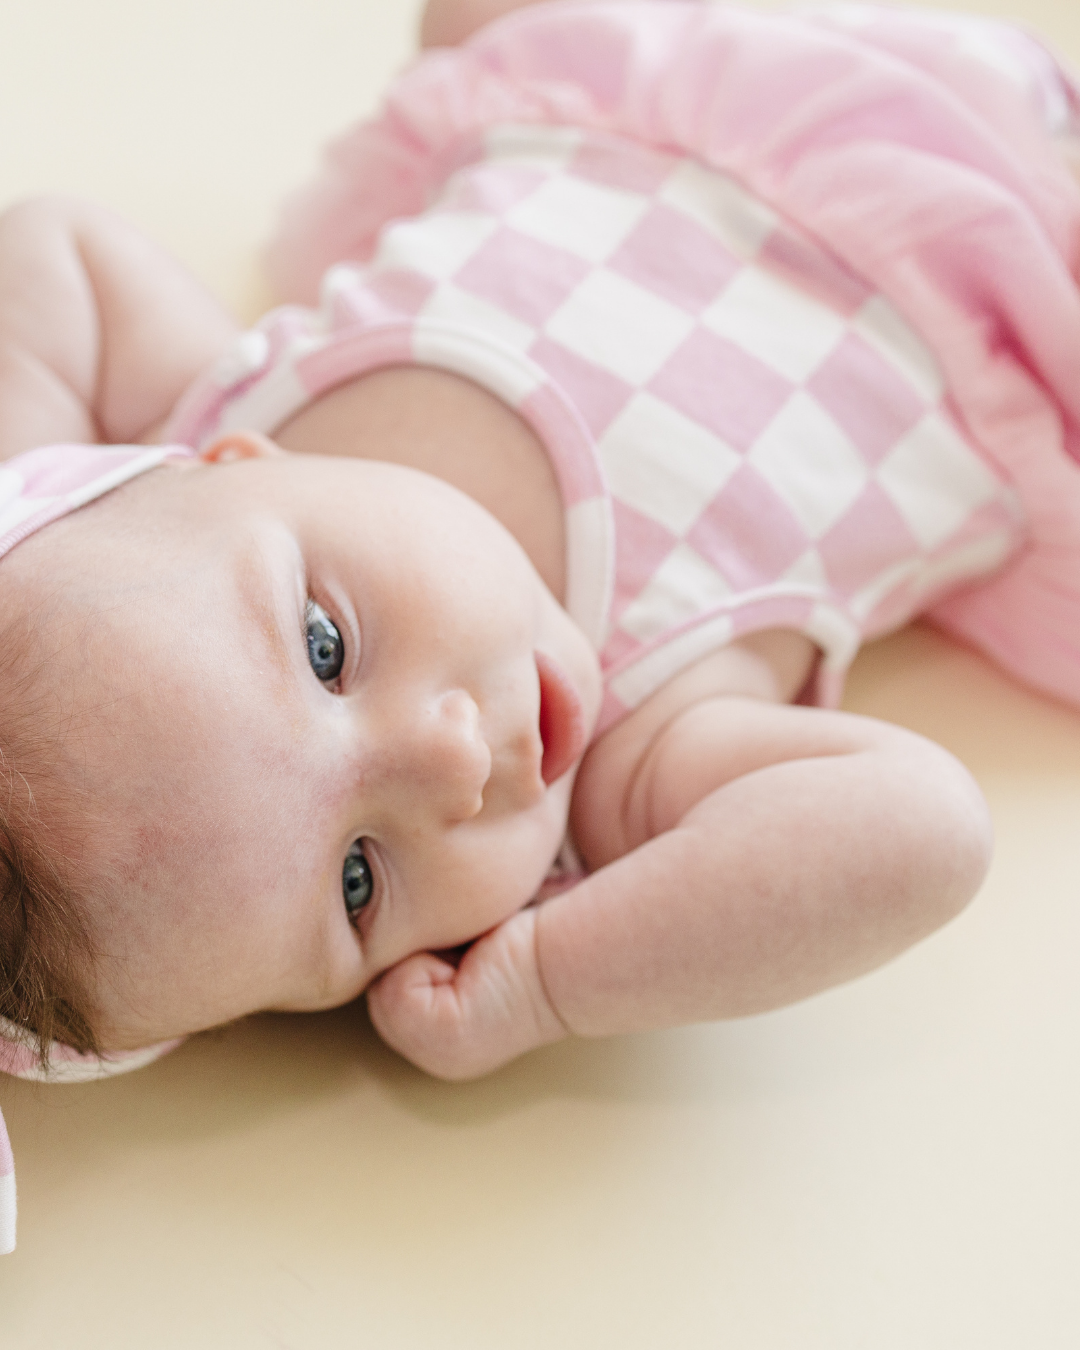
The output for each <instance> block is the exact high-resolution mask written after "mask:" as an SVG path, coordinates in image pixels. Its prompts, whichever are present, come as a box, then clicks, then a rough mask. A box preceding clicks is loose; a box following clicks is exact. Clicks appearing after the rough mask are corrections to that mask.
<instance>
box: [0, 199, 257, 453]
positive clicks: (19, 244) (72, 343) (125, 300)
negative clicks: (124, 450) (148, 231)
mask: <svg viewBox="0 0 1080 1350" xmlns="http://www.w3.org/2000/svg"><path fill="white" fill-rule="evenodd" d="M235 331H236V325H235V324H234V323H233V321H232V320H231V319H230V318H229V316H228V315H227V314H226V313H225V311H224V310H223V309H222V308H221V306H220V305H219V304H218V303H217V302H216V301H215V300H214V299H213V298H212V297H211V296H210V295H209V294H208V293H207V292H206V291H204V290H203V288H202V287H201V286H200V285H199V284H198V282H196V281H195V279H194V278H193V277H192V276H191V275H190V274H189V273H187V272H186V271H185V270H184V269H183V268H182V267H181V266H180V264H179V263H177V262H175V261H174V260H173V259H172V258H170V257H169V256H168V255H167V254H166V253H164V252H163V251H162V250H161V249H159V248H158V247H157V246H156V245H154V244H152V243H151V242H150V241H149V240H148V239H146V238H145V237H144V236H143V235H141V234H140V233H139V232H138V231H137V230H135V229H134V228H133V227H132V226H130V225H128V224H126V223H125V222H124V221H122V220H121V219H119V217H117V216H114V215H113V214H112V213H111V212H109V211H106V210H104V209H103V208H101V207H97V206H93V205H91V204H89V203H87V202H82V201H77V200H74V199H69V198H62V197H50V198H41V199H36V200H33V201H29V202H25V203H23V204H21V205H18V206H15V207H12V208H11V209H9V210H8V211H6V212H4V214H3V215H0V459H7V458H9V457H10V456H11V455H13V454H18V453H19V452H20V451H22V450H28V449H31V448H33V447H34V446H38V445H46V444H49V443H54V442H58V441H104V442H128V441H138V440H149V439H151V438H152V436H153V433H154V430H155V428H156V427H157V425H158V424H159V423H160V422H161V421H162V420H163V419H164V418H165V417H166V416H167V414H168V413H169V411H170V410H171V408H172V406H173V404H174V403H175V402H176V400H177V398H178V397H179V396H180V394H181V393H182V392H183V390H184V389H185V388H186V387H187V385H188V384H189V383H190V382H191V380H192V379H193V378H194V376H195V375H196V374H197V373H198V372H199V371H200V370H201V369H202V368H203V367H204V366H206V365H207V364H208V362H210V361H211V360H212V359H213V358H214V356H215V355H216V354H217V353H218V352H219V351H221V349H222V348H223V347H224V346H225V344H226V343H227V342H228V341H229V339H230V338H231V337H232V335H233V334H234V332H235Z"/></svg>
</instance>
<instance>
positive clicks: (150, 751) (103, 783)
mask: <svg viewBox="0 0 1080 1350" xmlns="http://www.w3.org/2000/svg"><path fill="white" fill-rule="evenodd" d="M231 448H232V450H233V451H234V452H237V453H240V454H242V455H244V454H247V453H248V452H249V451H251V450H253V449H255V448H257V447H256V446H255V445H254V443H253V442H250V441H248V440H244V439H239V440H236V441H235V442H234V443H232V446H231ZM151 480H154V481H152V482H151ZM138 488H139V485H138V484H133V485H132V492H131V494H130V500H132V501H135V500H137V499H136V497H135V490H136V489H138ZM141 490H142V493H143V496H142V501H143V502H144V503H145V504H146V505H147V509H150V510H152V511H153V510H157V509H158V508H159V507H160V510H161V512H162V516H161V521H160V524H159V530H160V538H161V540H162V547H161V549H160V550H156V549H151V550H150V553H151V554H154V553H157V552H160V554H161V558H160V559H159V558H158V557H155V556H147V552H148V550H147V547H146V537H145V531H136V532H135V534H134V536H133V539H132V540H127V539H125V537H124V534H123V531H122V530H121V531H118V532H116V538H115V540H114V539H113V538H110V539H109V540H108V541H107V544H106V542H105V541H102V546H101V552H102V554H103V555H104V557H103V558H102V559H100V560H96V561H93V562H91V561H90V560H88V570H90V571H92V570H93V569H94V568H98V569H99V570H101V571H103V572H105V573H109V572H110V569H111V571H112V572H115V574H116V576H115V578H114V580H113V581H112V583H110V584H102V585H101V586H98V584H97V583H94V582H91V583H89V584H90V586H91V591H92V594H91V600H90V607H91V609H92V611H93V612H94V615H95V617H94V619H93V621H92V622H91V623H89V624H84V625H83V628H82V630H81V631H80V632H79V633H77V634H73V635H72V638H73V640H72V644H71V645H70V649H71V650H73V651H74V650H76V649H77V650H78V651H79V662H80V665H79V670H78V672H77V681H78V684H77V687H74V686H73V692H72V695H71V697H72V700H73V703H74V706H75V713H74V715H73V716H72V717H71V718H70V726H71V731H70V733H69V737H68V742H67V748H66V753H67V757H68V760H69V762H70V763H71V765H72V772H73V773H74V774H75V775H76V776H77V777H79V778H80V786H81V787H82V788H83V789H84V800H86V801H87V802H88V803H89V804H90V809H91V810H92V812H93V817H92V829H91V832H90V837H89V838H88V839H87V840H86V842H85V845H84V846H83V849H84V851H83V854H82V859H81V861H82V865H83V866H84V867H85V868H86V869H87V875H88V876H93V877H95V878H101V877H104V878H106V883H105V884H104V885H102V886H101V887H100V888H99V889H100V894H99V895H98V898H97V899H96V900H92V901H91V902H89V910H90V912H89V913H88V919H89V923H90V929H91V932H92V934H93V937H94V939H95V942H96V945H97V947H98V949H99V952H100V954H101V956H100V960H99V965H98V975H97V982H96V985H95V991H96V996H97V1002H98V1007H99V1014H100V1023H101V1027H102V1041H103V1044H104V1045H105V1046H106V1047H107V1048H114V1049H122V1048H128V1047H134V1046H137V1045H143V1044H147V1043H149V1042H152V1041H156V1040H161V1039H164V1038H167V1037H169V1036H172V1035H177V1034H181V1033H184V1032H189V1031H195V1030H199V1029H201V1028H204V1027H208V1026H213V1025H216V1024H218V1023H220V1022H223V1021H227V1020H229V1019H231V1018H234V1017H237V1016H240V1015H243V1014H245V1013H248V1012H253V1011H256V1010H260V1009H266V1008H279V1009H315V1008H322V1007H330V1006H334V1005H336V1004H339V1003H342V1002H345V1001H347V1000H349V999H351V998H353V997H355V996H356V995H357V994H359V993H360V992H361V991H362V990H363V989H364V987H365V986H366V985H367V984H368V983H369V982H370V981H371V980H372V979H373V978H374V977H376V976H377V975H378V974H379V973H380V972H381V971H383V970H385V969H386V968H387V967H389V966H391V965H393V964H395V963H396V962H398V961H400V960H401V959H402V958H404V957H405V956H407V955H410V954H411V953H413V952H415V951H419V950H424V949H439V948H445V947H451V946H454V945H457V944H459V943H462V942H464V941H467V940H469V939H471V938H473V937H475V936H477V935H478V934H479V933H482V932H484V931H485V930H487V929H488V928H490V927H492V926H493V925H495V924H497V923H498V922H499V921H501V920H502V919H504V918H506V917H508V916H509V915H510V914H512V913H514V912H515V911H516V910H518V909H519V908H520V907H521V906H522V905H523V904H525V903H526V902H527V901H528V900H529V899H530V897H531V896H532V895H533V894H534V893H535V891H536V889H537V887H538V885H539V883H540V882H541V880H542V878H543V876H544V873H545V871H546V870H547V868H548V866H549V865H550V863H551V861H552V858H553V856H554V855H555V853H556V852H557V850H558V847H559V844H560V841H561V838H562V835H563V831H564V828H565V822H566V816H567V811H568V805H569V795H570V790H571V787H572V779H573V773H572V772H571V770H572V769H573V768H574V767H575V766H576V764H577V762H578V760H579V758H580V756H581V754H582V752H583V749H584V746H585V742H586V740H587V737H588V734H589V731H590V730H591V727H592V725H593V722H594V721H595V717H596V713H597V710H598V706H599V697H600V692H599V690H600V686H599V676H598V671H597V666H596V662H595V657H594V655H593V653H592V650H591V647H590V646H589V644H588V642H587V641H586V639H585V637H584V635H583V634H582V633H581V631H580V630H579V629H578V628H577V627H576V626H575V625H574V624H573V622H572V621H571V620H570V619H569V617H568V616H567V615H566V613H565V611H564V610H563V609H562V608H561V606H560V605H559V604H558V603H557V602H556V601H555V599H554V598H553V597H552V596H551V594H550V592H548V590H547V589H546V588H545V586H544V585H543V583H542V582H541V580H540V578H539V577H538V575H537V574H536V572H535V571H534V570H533V568H532V566H531V565H530V563H529V561H528V559H527V558H526V556H525V555H524V553H523V552H522V551H521V550H520V548H519V547H518V545H517V544H516V542H515V541H514V540H513V538H512V537H511V536H510V535H509V534H507V533H506V532H505V531H504V530H503V529H502V527H501V526H500V525H499V524H498V523H497V522H496V521H495V520H494V519H493V518H492V517H491V516H489V515H488V514H487V513H486V512H485V511H483V510H482V509H481V508H480V507H478V506H477V505H476V504H475V503H473V502H472V501H471V500H470V499H469V498H467V497H465V496H462V495H461V494H459V493H457V492H456V491H455V490H453V489H451V488H449V487H447V486H446V485H445V484H443V483H441V482H439V481H437V480H435V479H432V478H429V477H427V476H426V475H422V474H417V473H415V472H413V471H410V470H407V469H401V468H396V467H393V466H389V465H383V464H374V463H368V462H363V461H354V460H342V459H321V458H315V457H299V456H293V455H286V454H284V453H283V452H279V453H278V454H276V455H270V456H263V455H256V456H255V457H251V458H242V459H241V460H240V461H239V462H235V463H223V462H222V463H200V464H195V465H192V466H190V467H182V466H175V467H169V468H167V469H163V470H160V471H158V472H157V473H155V474H153V475H150V477H149V479H148V480H146V483H145V485H144V486H143V487H142V489H141ZM122 491H127V490H126V489H125V490H122ZM117 496H118V497H119V494H117ZM124 504H125V503H123V502H119V501H118V504H117V509H119V507H120V506H121V505H124ZM96 509H97V508H95V507H90V508H88V510H87V511H86V512H84V513H82V514H83V515H84V516H85V521H84V522H83V526H84V534H85V535H86V537H87V538H88V539H92V538H93V532H92V530H90V525H91V524H92V521H91V513H92V512H93V511H94V510H96ZM114 514H115V512H114ZM102 519H103V522H104V521H105V519H106V517H105V515H104V513H103V517H102ZM110 533H112V532H111V531H110ZM140 540H141V541H142V542H141V543H140V542H139V541H140ZM127 555H130V556H127ZM125 568H126V569H128V571H127V575H126V576H124V575H123V574H124V569H125ZM95 587H96V589H94V588H95ZM73 879H74V881H75V888H76V891H77V892H78V890H79V885H78V880H79V879H78V876H77V875H76V876H75V877H74V878H73ZM95 893H96V891H95Z"/></svg>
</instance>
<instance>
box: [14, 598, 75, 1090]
mask: <svg viewBox="0 0 1080 1350" xmlns="http://www.w3.org/2000/svg"><path fill="white" fill-rule="evenodd" d="M41 620H42V615H41V613H40V611H39V612H38V613H37V614H31V615H19V616H18V617H16V618H15V619H13V620H11V621H9V622H8V623H7V624H6V625H5V627H4V630H3V631H2V633H0V1016H2V1017H5V1018H7V1020H8V1021H9V1022H12V1023H14V1024H15V1025H16V1026H17V1027H19V1028H20V1029H22V1030H26V1031H31V1032H33V1033H34V1034H35V1035H36V1036H37V1038H38V1042H39V1045H40V1047H41V1063H42V1067H46V1066H47V1061H48V1051H49V1046H50V1044H51V1042H52V1041H54V1040H55V1041H60V1042H62V1043H63V1044H65V1045H70V1046H72V1047H73V1048H74V1049H75V1050H78V1051H80V1052H82V1053H84V1054H85V1053H95V1054H96V1053H97V1052H98V1044H97V1040H96V1038H95V1034H94V1029H93V1025H92V1022H91V1017H90V1014H89V1012H88V1008H87V995H86V989H87V979H86V976H87V974H88V973H89V971H90V969H91V967H92V963H93V953H92V949H91V945H90V939H89V933H88V931H87V928H86V924H85V922H84V921H83V919H82V918H81V917H80V913H79V906H78V904H77V902H76V899H75V897H74V896H73V894H72V892H71V890H70V888H69V886H68V884H67V882H66V881H65V879H64V876H63V873H62V870H61V867H62V862H63V856H64V850H63V847H62V845H61V843H60V840H61V838H62V834H63V831H62V829H61V828H60V825H59V822H58V819H57V818H55V817H54V814H53V813H54V811H55V810H56V808H58V807H62V806H63V805H65V804H67V805H70V803H64V802H63V801H62V798H63V797H64V795H65V794H64V792H63V789H62V784H61V782H60V779H61V778H62V777H63V775H62V774H61V773H59V772H58V771H57V770H58V768H59V765H58V756H57V753H56V751H57V746H58V735H59V732H58V728H57V717H56V711H57V710H56V708H55V707H53V706H52V696H51V694H50V692H49V681H48V671H47V669H46V668H45V667H44V665H43V664H42V663H41V662H39V661H32V660H28V659H27V658H28V654H29V653H31V652H33V651H34V649H35V645H36V644H35V643H34V642H33V637H34V633H33V628H34V625H35V621H37V622H40V621H41ZM50 714H51V716H50ZM46 799H47V804H48V806H47V807H46ZM66 814H68V813H67V812H65V815H66Z"/></svg>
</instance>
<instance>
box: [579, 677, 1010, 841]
mask: <svg viewBox="0 0 1080 1350" xmlns="http://www.w3.org/2000/svg"><path fill="white" fill-rule="evenodd" d="M600 748H601V749H602V747H600ZM846 756H860V757H861V758H862V759H863V760H865V761H866V765H867V772H866V779H867V781H868V782H871V783H877V782H880V783H881V784H882V790H881V792H880V793H879V794H877V796H878V800H877V802H876V803H875V802H870V801H868V802H867V803H866V807H867V811H866V817H867V822H868V823H869V822H873V825H874V828H876V827H877V825H879V824H880V820H881V813H880V811H879V810H878V809H877V808H878V807H879V806H881V805H882V804H883V803H884V802H885V801H886V800H890V801H894V800H896V801H898V800H902V799H903V798H904V794H909V795H911V796H912V797H913V798H914V797H919V798H920V799H921V801H922V803H923V804H933V806H932V809H933V810H934V811H937V812H938V813H939V815H940V817H941V818H942V819H947V818H950V817H951V816H956V818H957V820H958V821H960V822H961V823H960V824H959V825H958V827H957V828H958V829H960V828H962V829H965V830H970V832H971V834H972V840H973V846H974V847H976V850H977V851H985V850H986V849H988V847H989V826H988V822H987V817H986V813H985V808H984V806H983V803H982V797H981V794H980V793H979V790H978V788H977V787H976V785H975V784H974V782H973V780H972V779H971V776H970V775H969V774H968V772H967V770H966V769H965V768H964V767H963V766H962V765H961V764H960V763H959V762H958V761H957V760H956V759H954V758H953V756H952V755H950V754H949V753H948V752H947V751H945V750H944V749H942V748H941V747H940V746H938V745H936V744H934V743H933V742H932V741H928V740H926V739H925V738H924V737H922V736H918V735H916V734H915V733H914V732H910V731H907V730H905V729H904V728H902V727H897V726H893V725H891V724H889V723H885V722H880V721H877V720H876V719H874V718H869V717H862V716H857V715H855V714H853V713H844V712H833V711H828V710H824V709H819V708H808V707H800V706H796V707H793V706H790V705H787V704H777V703H772V702H769V701H767V700H764V699H758V698H746V697H738V696H732V695H724V696H718V697H709V698H704V699H702V700H700V701H698V702H696V703H694V704H692V705H691V706H689V707H687V708H685V709H683V710H682V711H681V712H680V713H679V714H678V715H677V716H675V717H673V718H672V719H671V720H670V721H669V722H667V723H666V724H665V725H664V726H663V727H662V728H661V730H660V731H659V732H658V734H656V735H655V736H654V737H653V738H652V739H651V740H650V741H649V742H648V743H647V744H643V745H642V746H641V747H640V753H639V754H638V755H637V757H636V758H634V759H631V758H629V757H627V756H626V755H623V756H621V757H619V758H617V757H615V756H612V759H611V763H610V765H605V764H604V762H603V757H602V755H601V757H600V760H599V762H598V763H594V764H593V765H590V766H589V767H590V772H589V774H588V775H586V776H585V777H584V779H583V782H582V785H581V786H582V787H583V789H585V793H584V795H583V797H582V798H581V799H580V800H577V801H575V822H576V824H580V825H581V826H584V829H583V831H581V832H583V833H584V834H585V835H586V836H588V835H589V828H588V819H589V815H590V808H595V812H596V816H595V818H596V819H597V820H603V821H604V822H605V826H606V832H607V834H608V835H609V836H612V835H614V834H617V835H618V838H617V839H616V838H612V837H609V838H607V839H604V840H600V839H598V838H596V837H595V836H594V837H592V838H591V839H589V841H588V843H587V844H586V845H585V846H584V847H585V852H586V855H587V856H589V855H590V854H591V855H592V857H593V858H594V859H595V862H596V863H600V862H607V861H610V860H611V859H613V858H614V857H617V856H621V855H622V854H624V853H626V852H629V851H630V850H631V849H634V848H637V847H639V846H640V845H642V844H644V843H645V842H647V841H648V840H649V839H652V838H655V837H656V836H658V835H660V834H663V833H664V832H666V831H668V830H671V829H674V828H676V827H677V826H680V825H683V824H686V823H690V822H695V821H696V822H700V821H701V820H703V819H706V818H707V817H708V815H709V813H710V812H712V813H713V814H716V813H717V812H720V811H722V810H723V804H722V803H723V799H724V796H725V794H724V791H723V790H724V789H725V788H728V787H729V786H730V785H734V784H737V783H746V782H749V781H750V780H751V779H753V778H755V777H761V776H762V775H763V774H765V773H766V771H767V770H770V769H773V768H775V767H777V766H781V765H785V764H795V763H798V762H802V763H807V762H812V761H825V760H831V759H836V758H838V757H846ZM770 780H772V781H775V782H776V784H777V788H776V793H777V795H778V796H779V795H781V790H780V788H779V784H780V782H781V781H782V780H781V778H779V777H777V776H776V775H767V776H766V777H765V778H763V779H762V781H763V783H764V782H767V781H770ZM823 781H825V780H823ZM786 790H787V789H786V787H785V789H784V791H786ZM613 803H617V810H616V811H614V812H613V811H612V809H611V807H612V804H613ZM775 805H776V809H777V812H778V815H783V814H784V813H785V811H787V810H788V808H789V807H791V806H794V805H796V804H795V803H787V802H784V801H781V800H776V802H775ZM850 824H851V825H852V826H853V827H855V826H856V825H857V822H855V821H852V822H850ZM868 827H869V826H868ZM590 845H591V847H590ZM598 852H599V853H600V854H603V855H606V856H597V854H598Z"/></svg>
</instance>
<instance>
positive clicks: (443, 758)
mask: <svg viewBox="0 0 1080 1350" xmlns="http://www.w3.org/2000/svg"><path fill="white" fill-rule="evenodd" d="M410 761H411V770H412V774H411V776H412V777H413V779H414V782H415V783H416V786H417V787H418V788H419V790H420V791H421V793H422V794H423V796H424V797H425V798H427V799H428V800H429V801H431V802H432V803H433V805H434V807H435V809H436V811H438V812H439V813H440V814H441V815H443V817H444V818H445V819H448V820H452V821H461V820H470V819H471V818H472V817H473V816H476V815H479V813H480V811H481V810H482V809H483V805H484V787H485V785H486V784H487V781H488V779H489V778H490V777H491V751H490V749H489V748H488V745H487V742H486V741H485V740H484V738H483V735H482V734H481V730H480V710H479V708H478V707H477V706H476V703H475V702H474V700H473V699H472V698H471V697H470V695H469V694H468V693H466V692H465V690H463V689H454V690H450V691H449V692H448V693H445V694H442V695H440V696H439V697H438V698H437V699H435V700H433V701H432V702H431V703H430V704H428V706H427V707H425V708H424V709H423V710H422V711H421V712H420V714H419V716H418V718H417V721H416V724H415V726H414V735H413V737H412V753H411V755H410Z"/></svg>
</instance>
